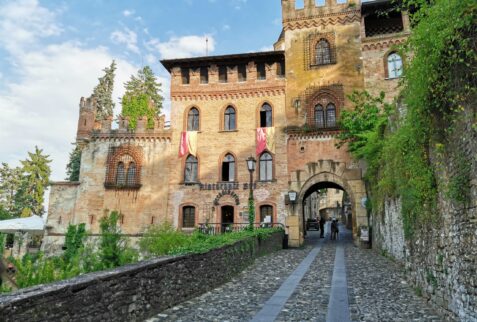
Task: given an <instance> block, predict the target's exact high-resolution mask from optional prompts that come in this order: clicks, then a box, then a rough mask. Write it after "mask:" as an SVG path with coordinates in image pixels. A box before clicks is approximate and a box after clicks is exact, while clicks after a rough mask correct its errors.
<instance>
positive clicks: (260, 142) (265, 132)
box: [256, 127, 275, 155]
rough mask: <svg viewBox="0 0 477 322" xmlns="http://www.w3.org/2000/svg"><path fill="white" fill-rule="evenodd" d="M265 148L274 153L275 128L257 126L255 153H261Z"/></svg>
mask: <svg viewBox="0 0 477 322" xmlns="http://www.w3.org/2000/svg"><path fill="white" fill-rule="evenodd" d="M265 149H267V150H268V151H270V152H271V153H275V128H274V127H259V128H258V129H257V146H256V154H257V155H259V154H261V153H262V152H263V151H264V150H265Z"/></svg>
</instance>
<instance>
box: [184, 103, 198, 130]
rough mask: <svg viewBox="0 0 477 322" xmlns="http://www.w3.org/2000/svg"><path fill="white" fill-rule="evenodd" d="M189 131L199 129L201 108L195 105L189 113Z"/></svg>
mask: <svg viewBox="0 0 477 322" xmlns="http://www.w3.org/2000/svg"><path fill="white" fill-rule="evenodd" d="M187 131H199V110H198V109H196V108H195V107H193V108H191V109H190V111H189V114H188V115H187Z"/></svg>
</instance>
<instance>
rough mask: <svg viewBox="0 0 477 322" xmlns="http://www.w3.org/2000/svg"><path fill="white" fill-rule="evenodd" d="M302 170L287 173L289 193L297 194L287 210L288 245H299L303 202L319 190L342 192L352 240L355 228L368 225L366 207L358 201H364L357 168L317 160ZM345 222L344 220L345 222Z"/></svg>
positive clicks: (303, 232) (360, 178)
mask: <svg viewBox="0 0 477 322" xmlns="http://www.w3.org/2000/svg"><path fill="white" fill-rule="evenodd" d="M305 169H306V170H305V171H303V170H297V171H294V172H293V173H291V177H292V180H291V182H290V185H289V189H290V190H291V191H296V192H297V197H296V202H295V203H293V204H290V205H289V207H288V216H287V226H288V227H289V244H290V246H299V245H302V244H303V241H304V237H305V222H304V217H303V212H304V201H305V200H306V198H307V197H309V195H310V194H311V193H313V192H315V191H317V190H319V189H320V188H327V189H340V190H343V191H345V192H346V194H347V198H348V202H349V212H350V213H351V216H350V217H351V220H350V223H351V225H349V224H348V225H349V226H351V228H352V232H353V237H354V239H355V240H356V238H357V231H358V227H359V226H368V218H367V215H366V208H365V207H363V206H362V202H363V201H364V200H365V199H366V189H365V185H364V181H363V180H362V176H361V169H359V168H350V167H349V166H348V165H347V164H346V163H343V162H335V161H333V160H319V161H318V162H313V163H309V164H307V167H306V168H305ZM347 222H348V220H347Z"/></svg>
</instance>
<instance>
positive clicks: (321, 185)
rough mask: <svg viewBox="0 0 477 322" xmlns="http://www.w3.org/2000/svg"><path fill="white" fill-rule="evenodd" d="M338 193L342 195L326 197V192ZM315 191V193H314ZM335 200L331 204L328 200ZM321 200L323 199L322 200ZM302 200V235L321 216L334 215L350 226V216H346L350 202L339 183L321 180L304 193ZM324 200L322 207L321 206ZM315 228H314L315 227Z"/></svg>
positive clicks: (311, 228) (310, 228) (327, 217)
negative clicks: (339, 196)
mask: <svg viewBox="0 0 477 322" xmlns="http://www.w3.org/2000/svg"><path fill="white" fill-rule="evenodd" d="M338 190H340V191H342V192H343V194H341V193H340V195H341V196H342V197H341V198H338V199H339V201H336V198H328V196H327V194H328V193H330V194H333V193H335V191H336V193H339V192H340V191H338ZM315 192H317V193H316V194H314V193H315ZM333 199H334V200H335V201H334V202H333V203H332V204H331V203H330V200H333ZM322 200H323V201H322ZM301 202H302V209H303V210H302V214H301V216H302V218H303V231H304V235H305V236H306V235H307V231H308V230H310V231H313V230H314V229H313V228H315V227H314V224H313V223H314V222H315V219H318V220H319V218H320V217H321V216H323V217H324V218H326V219H329V218H330V217H336V218H338V220H339V221H341V222H342V223H343V224H345V225H346V226H347V227H348V228H351V227H352V224H351V216H348V213H350V209H351V203H350V201H349V195H348V193H347V192H346V190H345V189H344V188H343V187H342V186H341V185H339V184H336V183H334V182H330V181H322V182H318V183H316V184H314V185H313V186H311V187H310V188H309V189H308V190H307V191H306V192H305V194H304V196H303V199H302V200H301ZM323 202H324V207H323ZM315 230H316V229H315Z"/></svg>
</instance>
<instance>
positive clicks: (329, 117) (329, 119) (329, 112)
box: [326, 103, 336, 127]
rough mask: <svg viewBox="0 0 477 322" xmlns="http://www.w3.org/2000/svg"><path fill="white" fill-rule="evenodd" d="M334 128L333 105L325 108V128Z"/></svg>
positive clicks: (334, 114)
mask: <svg viewBox="0 0 477 322" xmlns="http://www.w3.org/2000/svg"><path fill="white" fill-rule="evenodd" d="M335 126H336V107H335V105H334V104H333V103H330V104H328V106H326V127H335Z"/></svg>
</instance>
